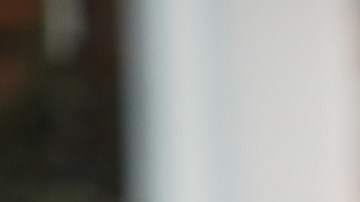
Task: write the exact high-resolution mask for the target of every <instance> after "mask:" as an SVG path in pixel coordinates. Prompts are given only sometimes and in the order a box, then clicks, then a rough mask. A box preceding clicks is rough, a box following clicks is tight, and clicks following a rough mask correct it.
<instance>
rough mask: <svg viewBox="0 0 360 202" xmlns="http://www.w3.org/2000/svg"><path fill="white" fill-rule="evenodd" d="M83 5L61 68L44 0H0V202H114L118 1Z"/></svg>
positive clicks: (116, 180)
mask: <svg viewBox="0 0 360 202" xmlns="http://www.w3.org/2000/svg"><path fill="white" fill-rule="evenodd" d="M82 2H83V4H82V5H83V6H84V10H85V18H86V19H87V20H86V22H87V23H88V24H87V26H86V27H87V29H88V30H87V31H86V33H87V34H86V35H85V36H83V39H82V41H81V43H80V48H79V49H78V51H77V52H76V53H75V56H74V57H73V59H72V60H71V61H70V62H69V63H66V66H65V65H64V64H62V63H61V64H51V63H49V61H48V58H47V57H46V54H45V51H44V50H45V48H44V10H43V9H44V2H42V1H41V0H0V201H14V202H16V201H19V202H21V201H24V202H26V201H54V202H56V201H82V202H86V201H91V202H97V201H99V202H100V201H101V202H106V201H118V198H119V194H120V193H119V190H120V188H119V187H120V186H119V179H120V176H119V174H118V173H119V170H121V168H120V167H121V166H119V165H120V161H119V159H120V156H121V154H119V148H118V145H119V139H120V138H119V137H120V136H119V134H118V131H120V129H119V125H118V119H119V117H118V109H117V107H116V106H117V103H118V102H119V100H118V99H117V97H118V95H117V92H118V87H117V83H118V82H117V80H118V79H117V76H116V75H117V74H118V72H117V69H118V68H117V67H118V65H119V64H118V60H119V59H118V58H117V55H118V52H117V49H118V47H117V46H116V44H117V43H116V31H115V30H116V29H115V17H116V12H115V8H116V5H115V0H101V1H100V0H83V1H82Z"/></svg>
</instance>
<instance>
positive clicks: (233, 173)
mask: <svg viewBox="0 0 360 202" xmlns="http://www.w3.org/2000/svg"><path fill="white" fill-rule="evenodd" d="M133 8H134V10H133V12H131V14H130V16H131V17H130V18H129V19H131V20H130V21H129V22H130V23H131V26H130V27H132V29H131V30H130V33H129V42H131V43H132V44H134V47H133V48H134V49H133V53H134V54H135V55H136V56H135V57H134V58H133V61H131V62H130V63H131V65H132V66H131V70H132V77H130V78H131V79H132V81H131V82H130V83H129V90H130V91H129V92H130V94H129V95H130V97H129V98H130V99H129V103H131V104H130V105H129V107H130V106H132V107H134V108H132V109H130V110H129V111H130V112H131V113H132V114H131V117H130V118H131V119H132V120H133V122H132V127H131V128H130V131H131V133H130V137H131V138H129V141H130V142H129V143H131V144H132V146H131V147H130V149H129V156H128V158H129V161H128V163H129V175H130V181H131V183H130V195H129V197H130V199H131V201H134V202H220V201H227V202H232V201H234V202H237V201H239V202H240V201H241V202H270V201H271V202H289V201H294V202H355V201H358V200H359V197H358V192H359V191H358V189H359V188H360V187H359V186H358V181H359V172H360V169H359V164H358V159H359V155H358V154H357V153H358V152H359V151H360V150H359V144H358V143H359V142H358V134H359V128H358V126H359V124H358V123H360V122H359V117H358V114H359V111H358V105H359V102H358V100H359V96H358V93H359V92H360V91H359V89H358V88H359V87H358V86H360V85H359V83H358V81H359V77H358V70H357V69H358V65H357V61H356V59H357V55H356V54H357V52H356V50H357V47H358V46H357V44H356V43H358V42H357V41H356V40H357V38H358V35H359V34H360V33H358V30H357V27H358V22H357V21H356V19H357V16H356V15H355V14H356V12H357V10H356V9H355V8H356V5H355V3H354V2H351V1H350V0H327V1H325V0H315V1H314V0H290V1H280V0H242V1H236V0H218V1H210V0H181V1H180V0H138V1H136V4H134V7H133ZM359 36H360V35H359Z"/></svg>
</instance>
